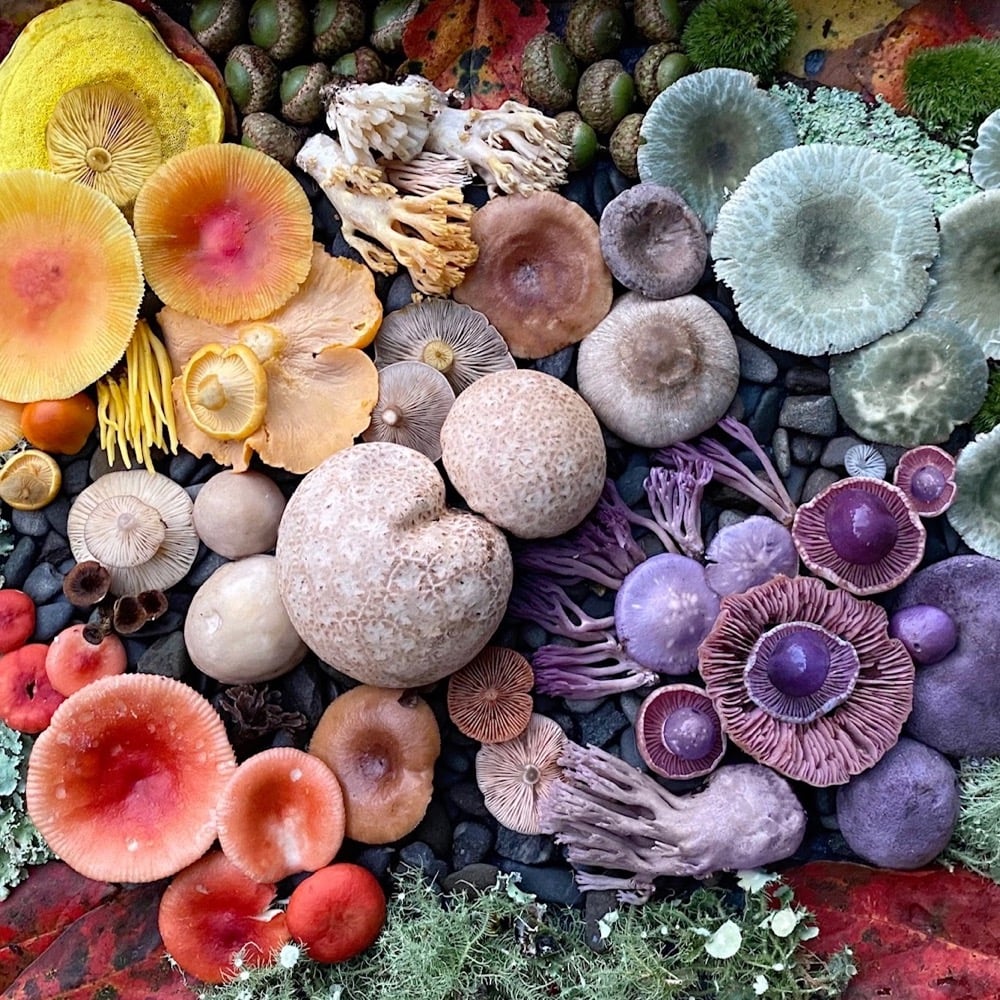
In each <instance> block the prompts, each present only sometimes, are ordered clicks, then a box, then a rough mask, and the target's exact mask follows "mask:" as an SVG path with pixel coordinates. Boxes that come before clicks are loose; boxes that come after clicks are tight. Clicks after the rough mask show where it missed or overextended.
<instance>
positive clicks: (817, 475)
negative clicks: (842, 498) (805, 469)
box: [801, 469, 840, 503]
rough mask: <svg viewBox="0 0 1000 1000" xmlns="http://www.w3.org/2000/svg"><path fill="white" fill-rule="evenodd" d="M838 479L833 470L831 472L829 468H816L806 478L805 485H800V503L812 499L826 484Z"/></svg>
mask: <svg viewBox="0 0 1000 1000" xmlns="http://www.w3.org/2000/svg"><path fill="white" fill-rule="evenodd" d="M838 479H840V476H838V475H837V474H836V473H835V472H831V471H830V470H829V469H816V470H815V472H812V473H811V474H810V475H809V478H808V479H806V482H805V485H804V486H803V487H802V501H801V502H802V503H808V501H810V500H812V498H813V497H814V496H816V495H817V494H819V493H822V492H823V490H825V489H826V488H827V487H828V486H831V485H833V483H835V482H837V480H838Z"/></svg>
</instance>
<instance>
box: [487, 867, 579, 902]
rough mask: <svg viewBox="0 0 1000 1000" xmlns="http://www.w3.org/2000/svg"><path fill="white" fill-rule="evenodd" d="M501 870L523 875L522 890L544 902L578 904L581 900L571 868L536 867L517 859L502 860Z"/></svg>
mask: <svg viewBox="0 0 1000 1000" xmlns="http://www.w3.org/2000/svg"><path fill="white" fill-rule="evenodd" d="M500 870H501V871H504V872H517V873H518V874H519V875H520V876H521V881H520V882H519V883H518V886H519V887H520V888H521V890H522V891H523V892H530V893H532V894H534V895H535V896H537V897H538V898H539V899H540V900H541V901H542V902H543V903H556V904H559V905H562V906H576V905H577V904H578V903H579V902H580V890H579V889H578V888H577V887H576V882H574V881H573V872H572V871H571V870H570V869H569V868H556V867H553V866H550V865H545V866H540V867H536V866H534V865H522V864H520V863H519V862H517V861H501V862H500Z"/></svg>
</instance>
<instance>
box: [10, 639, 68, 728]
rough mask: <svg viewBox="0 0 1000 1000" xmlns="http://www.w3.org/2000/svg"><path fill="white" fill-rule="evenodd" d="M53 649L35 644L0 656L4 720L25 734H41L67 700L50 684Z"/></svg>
mask: <svg viewBox="0 0 1000 1000" xmlns="http://www.w3.org/2000/svg"><path fill="white" fill-rule="evenodd" d="M48 651H49V647H48V646H46V645H45V644H44V643H41V642H32V643H29V644H28V645H27V646H22V647H21V648H20V649H15V650H14V651H13V652H12V653H4V655H3V656H0V719H2V720H3V721H4V722H6V723H7V725H8V726H10V728H11V729H17V730H19V731H20V732H22V733H40V732H41V731H42V730H43V729H44V728H45V727H46V726H47V725H48V724H49V722H50V721H51V720H52V713H53V712H54V711H55V710H56V709H57V708H58V707H59V705H60V704H62V702H63V701H65V699H64V698H63V696H62V695H61V694H59V692H58V691H56V690H55V688H53V687H52V685H51V684H50V683H49V678H48V675H47V674H46V673H45V656H46V654H47V653H48Z"/></svg>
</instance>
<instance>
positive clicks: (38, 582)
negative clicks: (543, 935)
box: [21, 562, 63, 604]
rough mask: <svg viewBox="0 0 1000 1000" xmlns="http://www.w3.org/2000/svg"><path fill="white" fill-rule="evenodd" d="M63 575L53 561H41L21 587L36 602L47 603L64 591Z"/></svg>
mask: <svg viewBox="0 0 1000 1000" xmlns="http://www.w3.org/2000/svg"><path fill="white" fill-rule="evenodd" d="M62 582H63V576H62V573H60V572H59V571H58V570H57V569H56V568H55V566H53V565H52V564H51V563H47V562H43V563H39V564H38V565H37V566H36V567H35V568H34V569H33V570H32V571H31V572H30V573H29V574H28V576H27V579H25V581H24V586H23V587H22V588H21V589H22V590H23V591H24V592H25V593H26V594H27V595H28V596H29V597H30V598H31V599H32V600H33V601H34V602H35V603H36V604H45V603H46V602H47V601H50V600H52V598H53V597H55V596H56V594H61V593H62Z"/></svg>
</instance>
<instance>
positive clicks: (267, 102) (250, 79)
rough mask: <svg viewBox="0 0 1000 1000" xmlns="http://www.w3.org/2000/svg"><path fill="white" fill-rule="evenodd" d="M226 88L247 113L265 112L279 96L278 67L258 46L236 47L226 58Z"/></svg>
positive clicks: (234, 100)
mask: <svg viewBox="0 0 1000 1000" xmlns="http://www.w3.org/2000/svg"><path fill="white" fill-rule="evenodd" d="M223 76H224V77H225V80H226V86H227V87H228V88H229V93H230V94H231V95H232V98H233V102H234V103H235V104H236V107H238V108H239V109H240V111H241V112H242V113H243V114H245V115H249V114H253V113H254V112H255V111H264V110H265V109H266V108H268V107H270V106H271V105H272V104H273V103H274V100H275V98H276V97H277V96H278V67H277V66H276V65H275V64H274V60H273V59H272V58H271V57H270V56H269V55H268V54H267V53H266V52H265V51H264V50H263V49H262V48H260V46H258V45H237V46H236V48H235V49H233V50H232V51H231V52H230V53H229V56H228V57H227V58H226V66H225V69H224V70H223Z"/></svg>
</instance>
